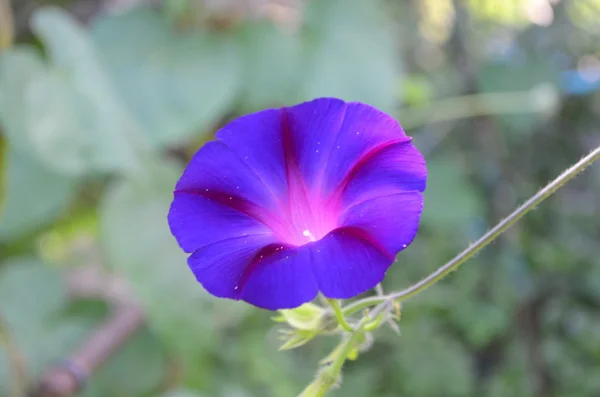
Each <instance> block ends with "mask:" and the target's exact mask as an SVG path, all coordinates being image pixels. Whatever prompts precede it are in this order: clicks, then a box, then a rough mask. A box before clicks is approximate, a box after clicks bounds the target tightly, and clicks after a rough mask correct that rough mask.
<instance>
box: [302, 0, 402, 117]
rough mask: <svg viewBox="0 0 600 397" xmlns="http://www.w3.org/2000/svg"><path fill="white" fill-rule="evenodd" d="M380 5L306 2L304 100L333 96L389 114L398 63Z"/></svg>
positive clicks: (345, 1)
mask: <svg viewBox="0 0 600 397" xmlns="http://www.w3.org/2000/svg"><path fill="white" fill-rule="evenodd" d="M381 5H382V3H381V2H379V1H363V0H350V1H348V0H316V1H311V2H309V3H308V4H307V9H306V23H307V29H308V34H309V36H308V39H309V40H310V42H309V48H308V51H309V53H310V55H309V56H308V59H307V62H306V65H305V67H306V68H307V75H306V77H305V81H304V91H303V95H304V99H309V98H314V97H319V96H334V97H338V98H341V99H344V100H351V101H362V102H366V103H369V104H371V105H373V106H377V107H379V108H381V109H382V110H384V111H385V110H387V111H390V110H391V109H392V108H393V106H394V104H395V103H396V101H397V100H398V94H399V86H400V79H401V75H400V72H401V70H400V63H399V59H398V58H397V43H396V42H395V40H394V37H397V35H396V34H394V32H393V31H392V28H391V25H390V20H389V19H387V18H386V17H385V15H383V10H382V9H381Z"/></svg>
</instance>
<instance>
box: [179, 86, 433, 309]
mask: <svg viewBox="0 0 600 397" xmlns="http://www.w3.org/2000/svg"><path fill="white" fill-rule="evenodd" d="M216 137H217V140H216V141H212V142H208V143H207V144H205V145H204V146H203V147H202V148H201V149H200V150H199V151H198V152H197V153H196V155H195V156H194V158H193V159H192V161H191V162H190V164H189V165H188V167H187V169H186V170H185V172H184V173H183V176H182V177H181V179H180V180H179V182H178V183H177V186H176V188H175V192H174V200H173V203H172V205H171V209H170V212H169V217H168V218H169V225H170V227H171V231H172V233H173V235H174V236H175V238H176V239H177V241H178V242H179V245H180V246H181V248H182V249H183V250H184V251H185V252H188V253H191V256H190V257H189V259H188V263H189V266H190V268H191V269H192V271H193V272H194V274H195V276H196V278H197V280H198V281H199V282H200V283H201V284H202V285H203V286H204V288H206V290H208V292H210V293H211V294H213V295H215V296H218V297H222V298H230V299H236V300H239V299H242V300H244V301H246V302H248V303H251V304H253V305H256V306H259V307H262V308H266V309H271V310H275V309H283V308H293V307H297V306H300V305H301V304H303V303H306V302H309V301H311V300H313V299H314V298H315V297H316V295H317V293H318V292H321V293H322V294H323V295H324V296H326V297H328V298H338V299H346V298H351V297H354V296H356V295H358V294H360V293H362V292H365V291H367V290H368V289H370V288H373V287H374V286H375V285H376V284H377V283H379V282H380V281H381V280H382V279H383V277H384V276H385V272H386V271H387V269H388V268H389V267H390V265H391V264H392V263H393V262H394V258H395V255H396V253H397V252H399V251H401V250H402V249H404V248H406V246H407V245H408V244H410V243H411V241H412V240H413V238H414V237H415V234H416V232H417V229H418V224H419V218H420V215H421V210H422V207H423V197H422V194H421V192H422V191H423V190H424V189H425V180H426V176H427V171H426V168H425V161H424V159H423V156H422V155H421V153H419V151H418V150H417V149H416V148H415V147H414V146H413V145H412V143H411V138H410V137H408V136H406V134H404V131H403V130H402V128H401V127H400V125H399V124H398V123H397V122H396V121H395V120H394V119H392V118H391V117H390V116H388V115H386V114H385V113H382V112H380V111H378V110H377V109H375V108H373V107H371V106H368V105H365V104H361V103H346V102H343V101H341V100H338V99H332V98H323V99H315V100H313V101H311V102H306V103H302V104H300V105H296V106H292V107H287V108H281V109H268V110H263V111H261V112H258V113H254V114H249V115H246V116H243V117H240V118H238V119H237V120H234V121H232V122H231V123H229V124H228V125H226V126H225V127H223V129H221V130H220V131H219V132H218V133H217V136H216Z"/></svg>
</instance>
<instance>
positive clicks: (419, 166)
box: [337, 141, 427, 204]
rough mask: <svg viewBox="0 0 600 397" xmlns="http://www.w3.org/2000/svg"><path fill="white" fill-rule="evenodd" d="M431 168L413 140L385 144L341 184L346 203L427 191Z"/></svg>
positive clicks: (340, 191) (354, 169)
mask: <svg viewBox="0 0 600 397" xmlns="http://www.w3.org/2000/svg"><path fill="white" fill-rule="evenodd" d="M426 178H427V170H426V168H425V160H424V159H423V156H422V155H421V153H420V152H419V151H418V150H417V149H416V148H415V147H414V146H413V144H412V143H411V142H409V141H404V142H398V143H391V144H384V145H381V146H378V147H376V148H375V149H373V150H372V151H370V152H368V153H367V154H366V155H364V156H363V157H362V158H361V159H360V160H359V162H358V163H357V164H355V166H354V167H353V168H352V169H351V170H350V172H349V173H348V174H347V175H346V178H345V180H344V181H342V183H341V184H340V185H339V186H338V188H337V189H338V192H339V194H341V195H342V201H343V202H344V203H345V204H352V203H354V202H357V201H362V200H367V199H369V198H375V197H380V196H384V195H388V194H390V193H396V192H399V191H419V192H422V191H423V190H425V183H426Z"/></svg>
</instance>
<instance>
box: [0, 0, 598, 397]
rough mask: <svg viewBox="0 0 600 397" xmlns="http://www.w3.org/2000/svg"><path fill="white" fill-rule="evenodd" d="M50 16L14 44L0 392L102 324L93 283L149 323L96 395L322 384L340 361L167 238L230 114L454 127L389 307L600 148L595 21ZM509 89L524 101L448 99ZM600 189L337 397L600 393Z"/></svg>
mask: <svg viewBox="0 0 600 397" xmlns="http://www.w3.org/2000/svg"><path fill="white" fill-rule="evenodd" d="M36 3H37V2H33V1H28V0H25V1H14V2H13V11H14V13H15V16H16V17H15V18H13V19H14V21H15V26H14V30H15V37H16V39H17V42H16V44H14V46H13V47H12V48H9V49H6V50H4V51H3V52H1V53H0V132H1V134H2V135H1V136H0V167H1V173H0V194H1V196H0V205H1V207H0V320H1V321H0V395H7V396H8V395H11V394H9V393H11V392H13V391H14V390H15V388H17V387H19V386H20V385H19V381H24V382H26V383H28V384H29V383H31V382H33V381H35V379H36V377H38V376H39V375H40V373H41V371H42V370H43V369H44V368H45V367H46V366H47V365H50V364H51V363H53V362H54V361H55V360H57V359H59V358H61V357H64V356H66V355H67V354H68V353H69V352H72V351H73V349H75V348H76V347H77V346H78V345H79V344H80V343H82V342H83V341H84V340H85V338H86V336H87V335H89V333H90V332H91V331H92V330H93V329H94V328H95V327H96V326H97V325H98V324H99V323H100V322H101V321H102V320H103V319H105V318H106V316H107V314H108V313H109V312H110V307H109V305H107V304H106V303H104V302H103V301H102V300H101V299H99V298H98V299H94V298H92V299H90V298H89V297H87V298H85V299H79V298H73V294H72V291H71V289H72V285H71V284H70V283H68V282H67V281H66V280H67V279H68V277H67V276H68V275H69V274H73V273H75V272H76V271H77V270H80V269H81V268H85V267H87V266H89V264H90V263H102V265H101V266H102V268H103V271H105V272H107V273H114V274H115V275H117V276H119V277H122V280H121V281H123V280H125V281H126V285H129V286H130V288H131V290H132V293H133V295H134V296H135V299H136V300H137V301H139V303H140V305H141V306H142V307H143V309H144V311H145V313H146V319H147V321H146V322H147V326H145V327H144V329H143V330H141V331H139V332H138V333H137V334H136V335H135V336H134V337H133V338H131V339H130V340H129V341H128V342H127V344H126V345H125V346H124V347H123V349H122V350H121V351H119V352H118V353H117V354H116V355H115V356H113V357H112V358H111V359H110V361H109V362H108V363H107V364H106V366H104V367H103V368H102V369H101V370H100V372H98V373H97V374H95V376H94V377H93V379H92V380H91V382H90V384H89V385H88V387H87V388H86V391H85V392H84V393H83V395H84V396H89V397H92V396H94V397H95V396H97V397H101V396H116V397H119V396H123V397H125V396H164V397H194V396H195V397H203V396H204V397H206V396H211V397H212V396H215V397H221V396H222V397H252V396H256V397H269V396H274V397H289V396H294V395H296V394H297V393H299V392H300V391H301V390H302V388H303V387H304V386H305V385H306V384H308V383H309V382H310V380H311V379H312V377H313V376H314V369H315V368H316V364H317V362H318V361H319V360H320V359H321V358H322V357H323V356H324V355H325V354H326V352H327V350H328V349H330V348H331V347H332V343H334V341H330V340H328V339H326V338H325V339H317V340H315V341H311V342H310V343H309V344H307V345H306V346H304V347H303V348H302V349H298V350H294V351H293V352H283V353H281V352H278V351H277V340H276V335H275V331H274V330H273V327H274V326H275V325H274V323H273V322H271V321H270V316H271V313H268V312H265V311H261V310H259V309H255V308H252V307H250V306H247V305H245V304H243V303H235V302H229V301H220V300H217V299H216V298H212V297H210V296H208V294H207V293H206V292H204V291H203V289H202V288H201V286H200V285H198V284H197V283H196V282H195V280H194V278H193V275H192V274H191V272H190V271H189V270H188V268H187V266H186V264H185V255H184V254H183V253H182V252H181V251H180V249H179V248H178V247H177V245H176V243H175V241H174V239H173V238H172V237H171V236H170V234H169V231H168V226H167V223H166V213H167V210H168V205H169V202H170V199H171V192H172V189H173V185H174V182H175V180H176V179H177V176H178V174H179V173H180V172H181V170H182V168H183V166H184V164H185V162H186V161H187V160H188V159H189V155H190V154H191V153H193V151H194V150H195V149H196V148H197V147H198V146H199V145H200V144H202V142H204V141H206V140H208V139H210V138H211V137H212V135H213V134H214V132H215V131H216V130H217V129H218V128H219V127H220V126H222V125H223V124H224V123H225V122H227V120H229V119H231V118H232V117H235V116H237V115H240V114H243V113H245V112H250V111H254V110H258V109H262V108H264V107H268V106H281V105H286V104H292V103H296V102H299V101H302V100H307V99H311V98H313V97H316V96H338V97H341V98H343V99H345V100H359V101H364V102H368V103H370V104H373V105H375V106H378V107H380V108H382V109H383V110H385V111H388V112H391V113H392V114H395V115H397V116H398V118H399V121H400V123H402V122H403V120H417V119H415V118H414V117H413V116H414V115H415V114H417V113H416V112H421V114H422V112H423V109H425V111H426V112H428V113H425V114H426V115H427V114H431V115H436V116H437V115H438V114H439V113H440V112H452V111H456V112H458V113H457V114H453V113H451V114H447V115H446V116H448V117H445V119H446V120H449V121H445V122H443V123H428V122H427V117H426V118H425V119H424V120H422V121H419V122H418V123H415V124H414V125H413V124H411V128H410V130H409V131H408V132H409V133H410V134H411V135H413V136H414V137H415V142H416V144H417V146H418V147H419V148H421V150H423V152H424V153H425V156H426V158H427V160H428V168H429V172H430V177H429V183H428V184H429V187H428V190H427V192H426V203H425V210H424V214H423V223H422V227H421V231H420V233H419V235H418V237H417V239H416V241H415V242H414V243H413V245H411V246H410V247H409V249H407V250H406V251H404V252H402V253H401V254H400V255H399V256H398V258H397V262H398V263H397V264H396V265H395V266H394V267H393V268H392V270H391V271H390V272H389V274H388V277H387V278H386V281H385V283H384V287H385V289H386V291H392V290H397V289H401V288H403V287H405V286H407V285H409V284H410V283H411V282H414V281H416V280H418V279H419V278H421V277H422V276H424V275H425V274H426V273H427V272H429V271H432V270H434V269H435V268H436V267H437V266H439V265H441V264H442V263H443V262H444V261H446V260H447V259H449V258H450V257H451V256H452V255H454V254H455V253H456V252H457V251H459V250H460V249H462V248H463V247H465V246H466V245H467V244H468V243H469V241H471V240H474V239H475V238H477V237H478V236H479V235H481V234H482V233H483V232H484V231H485V230H486V229H487V228H489V227H490V226H492V225H493V224H494V223H495V222H497V221H498V220H500V219H501V218H502V216H503V215H506V214H508V213H509V212H510V210H511V209H512V208H514V207H515V206H516V205H517V204H518V203H519V202H520V201H522V200H523V199H525V198H526V197H528V196H529V195H531V194H532V193H534V192H535V191H536V190H537V189H538V188H539V187H540V186H541V185H543V184H544V183H546V182H547V181H548V180H549V179H550V178H552V177H553V176H555V175H556V174H558V173H559V172H560V171H561V170H562V169H563V168H565V167H567V166H568V165H570V164H571V163H572V162H574V161H575V160H576V159H578V158H579V157H580V156H581V154H582V153H584V152H586V151H587V150H589V148H591V147H592V146H593V145H597V144H598V143H599V142H600V127H599V126H598V123H597V120H598V116H599V115H600V94H599V93H598V89H597V88H598V87H600V85H598V84H597V81H598V80H600V71H599V69H600V60H599V59H600V46H599V45H598V43H600V40H599V39H600V30H599V29H598V24H597V21H598V20H599V19H600V3H599V2H597V1H592V0H589V1H587V0H585V1H584V0H581V1H580V0H562V1H560V2H551V1H544V0H540V1H517V0H515V1H503V0H472V1H461V0H455V1H452V0H439V1H438V0H428V1H425V0H424V1H400V0H396V1H393V0H387V1H362V0H310V1H308V2H300V1H293V0H289V1H270V0H263V1H257V2H235V1H222V2H211V1H201V0H165V1H163V2H146V1H143V0H141V1H137V2H121V1H102V2H93V1H86V0H63V1H55V2H51V1H45V2H44V3H54V4H58V5H60V7H62V8H58V7H56V6H46V7H37V8H36V7H34V6H33V4H36ZM125 3H132V5H130V6H121V7H119V5H122V4H125ZM150 3H152V4H150ZM91 5H94V6H95V8H94V7H91ZM109 6H110V7H109ZM92 8H93V12H91V13H90V12H87V13H85V12H82V11H81V10H89V9H92ZM0 20H3V19H2V18H0ZM0 30H1V29H0ZM582 60H586V62H583V61H582ZM590 64H591V65H592V68H591V69H590V70H591V71H590V70H588V69H585V70H584V66H585V67H586V68H588V67H589V65H590ZM586 65H587V66H586ZM594 65H595V68H594ZM573 74H574V75H576V76H580V75H581V76H585V77H586V78H585V79H583V80H581V81H583V83H581V84H584V88H585V89H584V90H583V91H582V89H581V87H578V88H577V89H575V87H574V86H573V84H575V83H573V82H572V80H569V79H567V78H566V76H571V75H573ZM585 84H588V85H589V87H590V88H589V89H588V88H586V87H588V86H587V85H585ZM594 84H596V85H594ZM594 87H596V88H594ZM540 88H541V89H540ZM502 92H504V93H511V95H512V94H514V95H517V96H518V95H521V94H522V98H523V100H522V101H520V102H519V101H517V102H515V103H510V101H509V103H501V102H499V100H493V101H489V103H488V102H486V103H487V105H486V107H485V108H483V109H484V111H481V109H482V108H481V107H477V106H474V104H475V105H477V104H478V103H479V102H481V103H483V102H485V101H484V100H481V101H479V100H478V98H480V97H474V98H475V100H474V101H467V102H464V101H461V100H459V99H457V100H456V101H454V100H450V102H446V104H445V105H444V106H441V105H440V104H441V102H438V100H441V99H444V98H453V97H459V96H460V97H462V96H464V95H478V94H482V93H483V94H490V93H491V94H494V93H502ZM519 93H520V94H519ZM513 97H514V96H513ZM487 98H488V99H489V97H487ZM505 98H506V97H505ZM511 98H512V97H511ZM523 101H525V103H526V105H527V106H521V103H522V102H523ZM535 101H538V102H539V103H532V104H529V102H535ZM505 102H506V101H505ZM448 103H449V104H451V105H452V104H454V105H455V106H454V107H452V106H447V105H448ZM465 104H466V105H465ZM436 113H437V114H436ZM470 114H472V115H476V116H478V117H475V118H469V117H467V116H469V115H470ZM411 117H413V118H411ZM599 176H600V172H598V170H597V169H596V170H592V172H590V173H587V174H584V175H583V176H581V177H580V178H579V179H578V180H577V181H575V183H573V184H570V185H569V186H568V187H567V188H565V189H564V190H563V191H561V192H560V193H559V194H558V195H557V197H555V198H553V199H552V200H549V201H548V202H546V203H544V205H543V206H542V207H541V208H540V209H539V210H538V211H536V212H535V213H533V214H532V215H530V216H528V217H527V218H526V219H525V220H523V221H522V222H521V223H519V224H518V225H517V226H516V227H515V228H514V229H513V230H512V231H511V232H509V233H508V234H507V235H506V236H504V237H503V238H501V239H500V240H499V241H497V242H496V243H495V244H494V245H493V246H492V247H490V248H489V249H487V250H486V251H485V252H483V253H482V254H480V255H479V256H478V257H477V258H476V259H474V260H473V261H472V262H473V263H470V264H468V265H466V266H465V268H463V269H461V271H460V272H457V273H456V274H455V275H454V276H453V277H450V278H449V279H448V280H446V281H445V282H443V283H441V284H440V285H437V286H436V287H434V288H433V289H431V290H428V291H427V292H426V293H424V294H423V295H421V296H419V297H417V298H415V299H414V300H411V301H409V302H407V304H406V305H405V306H404V309H403V315H402V322H401V330H402V335H401V337H398V336H397V335H395V334H393V333H392V332H385V331H381V332H380V333H379V334H378V335H377V336H378V337H377V341H376V343H375V345H374V347H373V348H372V349H371V350H370V351H369V352H368V353H365V354H364V355H363V356H361V357H360V359H359V360H357V361H356V362H351V363H349V364H347V365H346V367H345V370H344V378H343V386H342V388H341V389H339V390H337V391H334V392H333V393H332V395H333V396H344V397H367V396H369V397H371V396H377V397H392V396H432V397H437V396H440V397H442V396H444V397H452V396H457V397H458V396H491V397H504V396H524V397H525V396H569V397H571V396H594V395H600V332H598V330H600V260H599V259H598V258H600V251H599V249H598V246H599V245H598V241H600V200H599V199H598V197H600V177H599ZM3 347H4V348H5V349H3ZM14 351H16V352H17V353H18V354H17V356H18V357H17V358H18V359H19V360H17V361H18V362H16V361H15V359H14V355H11V354H9V353H10V352H14ZM19 363H20V364H19ZM17 364H19V365H17ZM21 364H22V365H21ZM15 366H22V367H23V368H21V370H23V371H24V374H22V375H24V379H20V380H19V379H18V377H16V376H15V374H17V372H15ZM16 369H19V368H16Z"/></svg>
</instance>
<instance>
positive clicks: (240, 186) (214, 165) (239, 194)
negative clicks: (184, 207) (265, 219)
mask: <svg viewBox="0 0 600 397" xmlns="http://www.w3.org/2000/svg"><path fill="white" fill-rule="evenodd" d="M175 189H176V190H175V191H176V192H187V193H194V194H202V195H205V194H212V193H214V192H217V193H218V194H221V195H223V196H227V197H226V198H227V199H228V198H229V197H235V198H239V199H244V200H246V201H249V202H251V203H253V204H255V205H257V206H260V207H262V208H265V209H269V210H271V211H276V210H277V208H278V204H277V200H276V198H275V197H274V196H273V194H272V193H271V191H270V190H269V188H268V186H267V185H266V184H265V183H264V182H263V181H262V180H261V179H260V178H259V177H258V176H257V174H256V173H255V172H254V171H253V170H252V169H250V168H249V167H248V166H247V165H246V164H245V163H244V162H243V161H242V159H240V158H239V157H238V156H237V155H236V154H235V153H234V152H233V151H232V150H231V149H230V148H229V147H227V146H226V145H225V144H224V143H223V142H219V141H212V142H208V143H206V144H205V145H204V146H203V147H202V148H200V150H198V152H197V153H196V154H195V155H194V157H193V158H192V160H191V161H190V163H189V164H188V166H187V168H186V170H185V172H184V173H183V176H182V177H181V178H180V179H179V182H177V186H176V187H175Z"/></svg>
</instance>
